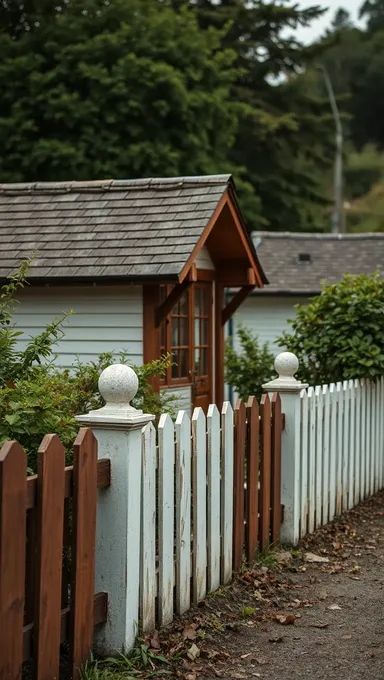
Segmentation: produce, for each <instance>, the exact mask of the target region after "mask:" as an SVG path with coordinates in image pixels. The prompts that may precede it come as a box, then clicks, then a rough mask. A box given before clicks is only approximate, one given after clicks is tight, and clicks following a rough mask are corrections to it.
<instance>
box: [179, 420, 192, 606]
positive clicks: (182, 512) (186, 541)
mask: <svg viewBox="0 0 384 680" xmlns="http://www.w3.org/2000/svg"><path fill="white" fill-rule="evenodd" d="M190 581H191V421H190V419H189V416H188V414H187V413H186V412H185V411H179V413H178V415H177V419H176V610H177V613H178V614H184V612H186V611H188V609H189V607H190V602H191V583H190Z"/></svg>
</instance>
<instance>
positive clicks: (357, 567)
mask: <svg viewBox="0 0 384 680" xmlns="http://www.w3.org/2000/svg"><path fill="white" fill-rule="evenodd" d="M351 571H352V574H359V573H360V571H361V567H359V566H358V565H357V564H355V566H354V567H352V569H351Z"/></svg>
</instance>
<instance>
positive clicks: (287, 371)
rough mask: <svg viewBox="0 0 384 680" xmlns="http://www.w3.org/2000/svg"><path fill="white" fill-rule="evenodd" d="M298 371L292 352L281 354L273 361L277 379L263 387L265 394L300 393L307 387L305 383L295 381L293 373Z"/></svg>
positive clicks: (297, 364) (297, 363) (295, 358)
mask: <svg viewBox="0 0 384 680" xmlns="http://www.w3.org/2000/svg"><path fill="white" fill-rule="evenodd" d="M298 369H299V360H298V358H297V356H296V354H293V352H281V353H280V354H278V355H277V357H276V359H275V370H276V373H277V374H278V376H279V377H278V378H276V379H275V380H271V381H270V382H268V383H266V384H265V385H263V390H265V391H266V392H300V391H301V390H303V389H305V388H306V387H308V384H307V383H302V382H300V381H299V380H296V378H295V373H297V371H298Z"/></svg>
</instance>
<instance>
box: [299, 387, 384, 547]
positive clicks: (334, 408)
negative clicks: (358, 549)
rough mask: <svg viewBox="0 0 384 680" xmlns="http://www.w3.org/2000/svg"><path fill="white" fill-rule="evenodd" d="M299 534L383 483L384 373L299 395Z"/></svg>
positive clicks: (380, 486) (332, 515)
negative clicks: (375, 376) (374, 381)
mask: <svg viewBox="0 0 384 680" xmlns="http://www.w3.org/2000/svg"><path fill="white" fill-rule="evenodd" d="M300 401H301V407H300V418H301V431H300V466H301V467H300V475H299V478H300V496H299V502H300V525H299V532H300V537H302V536H304V535H305V534H306V533H312V532H313V531H314V530H315V529H316V528H317V527H319V526H322V525H324V524H327V523H328V522H329V521H331V520H332V519H334V518H335V517H336V516H337V515H340V513H342V512H344V511H346V510H349V509H350V508H352V507H353V506H354V505H357V504H358V503H359V502H360V501H361V500H363V499H364V498H366V497H368V496H370V495H372V494H374V493H375V492H376V491H378V490H379V489H380V488H382V486H383V470H384V411H383V408H384V378H381V379H380V380H379V381H378V382H376V383H373V382H370V381H368V380H350V381H346V382H343V383H337V384H332V385H323V386H321V387H314V388H313V387H309V388H308V390H303V391H302V392H301V394H300Z"/></svg>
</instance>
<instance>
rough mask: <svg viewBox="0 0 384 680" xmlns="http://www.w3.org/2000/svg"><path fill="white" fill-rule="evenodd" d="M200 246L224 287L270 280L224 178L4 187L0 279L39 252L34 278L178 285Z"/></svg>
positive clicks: (32, 271) (1, 191) (0, 199)
mask: <svg viewBox="0 0 384 680" xmlns="http://www.w3.org/2000/svg"><path fill="white" fill-rule="evenodd" d="M204 245H205V246H206V247H207V249H208V250H209V252H210V255H211V257H212V260H213V261H214V263H215V265H216V266H217V269H218V270H220V276H223V275H224V274H225V272H227V273H228V280H226V281H225V285H231V284H232V283H233V285H236V283H239V284H240V285H241V284H242V283H243V282H244V283H245V282H247V281H250V280H253V281H254V285H257V286H259V287H262V286H263V284H264V283H266V282H267V279H266V277H265V275H264V272H263V270H262V268H261V266H260V264H259V261H258V258H257V255H256V251H255V249H254V247H253V244H252V240H251V239H250V237H249V235H248V233H247V230H246V228H245V226H244V222H243V219H242V216H241V212H240V209H239V206H238V203H237V199H236V192H235V186H234V182H233V180H232V177H231V176H230V175H215V176H203V177H176V178H165V179H140V180H105V181H95V182H52V183H51V182H46V183H31V184H2V185H0V278H2V279H4V278H5V277H7V276H9V275H10V274H12V272H14V271H15V270H16V268H17V267H18V264H19V261H20V259H21V258H23V257H26V256H28V255H29V254H31V253H32V252H33V251H37V253H38V254H37V257H36V259H35V260H34V262H33V263H32V266H31V269H30V272H29V275H28V278H29V279H30V280H31V281H42V280H43V281H47V280H56V281H57V282H58V281H59V280H60V281H63V280H71V281H84V280H90V279H91V280H95V279H96V280H97V279H103V280H106V279H109V280H111V279H128V280H131V281H132V282H134V281H137V282H140V281H142V282H147V281H148V280H151V281H155V280H159V281H161V280H163V281H175V282H182V281H183V280H184V279H185V278H186V277H187V276H188V274H189V273H190V270H191V268H192V267H193V265H194V262H195V259H196V257H197V255H198V252H199V250H200V249H201V248H202V247H203V246H204ZM250 272H253V275H254V277H253V278H252V275H251V274H250ZM236 276H237V278H236ZM231 277H232V278H231ZM244 277H245V278H244ZM235 278H236V280H235ZM238 279H239V280H238Z"/></svg>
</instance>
